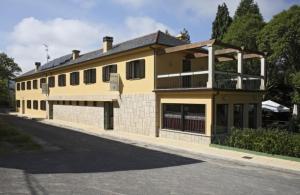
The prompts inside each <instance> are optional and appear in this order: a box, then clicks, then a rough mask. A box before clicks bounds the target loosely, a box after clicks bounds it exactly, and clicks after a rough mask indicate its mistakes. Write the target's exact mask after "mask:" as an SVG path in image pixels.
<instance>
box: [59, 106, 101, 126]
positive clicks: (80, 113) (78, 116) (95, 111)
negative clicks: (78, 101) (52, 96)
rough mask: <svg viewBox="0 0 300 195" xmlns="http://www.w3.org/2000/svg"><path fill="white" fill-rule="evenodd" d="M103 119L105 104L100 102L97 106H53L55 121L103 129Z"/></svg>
mask: <svg viewBox="0 0 300 195" xmlns="http://www.w3.org/2000/svg"><path fill="white" fill-rule="evenodd" d="M103 117H104V109H103V102H98V103H97V106H93V105H87V106H83V105H79V106H77V105H61V104H59V105H58V104H53V119H58V120H63V121H68V122H74V123H80V124H84V125H89V126H94V127H97V128H100V129H103V128H104V122H103Z"/></svg>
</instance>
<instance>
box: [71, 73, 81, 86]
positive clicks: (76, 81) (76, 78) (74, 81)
mask: <svg viewBox="0 0 300 195" xmlns="http://www.w3.org/2000/svg"><path fill="white" fill-rule="evenodd" d="M70 85H79V72H71V73H70Z"/></svg>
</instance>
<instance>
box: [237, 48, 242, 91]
mask: <svg viewBox="0 0 300 195" xmlns="http://www.w3.org/2000/svg"><path fill="white" fill-rule="evenodd" d="M237 59H238V66H237V72H238V78H237V89H243V53H242V52H240V51H238V52H237Z"/></svg>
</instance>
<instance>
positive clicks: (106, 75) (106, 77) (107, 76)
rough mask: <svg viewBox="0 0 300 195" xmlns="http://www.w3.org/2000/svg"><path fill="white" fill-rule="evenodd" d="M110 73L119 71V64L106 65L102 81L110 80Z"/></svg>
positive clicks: (103, 69)
mask: <svg viewBox="0 0 300 195" xmlns="http://www.w3.org/2000/svg"><path fill="white" fill-rule="evenodd" d="M110 73H117V65H116V64H112V65H108V66H104V67H103V68H102V81H103V82H107V81H109V80H110Z"/></svg>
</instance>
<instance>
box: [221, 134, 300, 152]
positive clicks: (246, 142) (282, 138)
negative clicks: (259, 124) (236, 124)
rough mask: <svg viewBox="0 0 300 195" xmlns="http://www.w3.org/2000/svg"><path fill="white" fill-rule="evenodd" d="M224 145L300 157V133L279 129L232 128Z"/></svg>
mask: <svg viewBox="0 0 300 195" xmlns="http://www.w3.org/2000/svg"><path fill="white" fill-rule="evenodd" d="M222 143H223V144H224V145H227V146H231V147H236V148H242V149H247V150H253V151H257V152H264V153H269V154H278V155H285V156H293V157H300V134H296V133H294V134H293V133H290V132H288V131H285V130H279V129H257V130H256V129H232V130H231V132H230V134H229V135H228V137H227V138H226V139H225V141H223V142H222Z"/></svg>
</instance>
